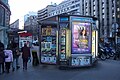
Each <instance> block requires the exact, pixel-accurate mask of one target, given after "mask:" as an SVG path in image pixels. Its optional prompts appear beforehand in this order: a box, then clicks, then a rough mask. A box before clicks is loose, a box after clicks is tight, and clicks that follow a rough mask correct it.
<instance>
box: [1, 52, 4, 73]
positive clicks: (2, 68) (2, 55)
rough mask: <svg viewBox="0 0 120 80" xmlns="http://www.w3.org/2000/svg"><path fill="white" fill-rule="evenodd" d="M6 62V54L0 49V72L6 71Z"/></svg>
mask: <svg viewBox="0 0 120 80" xmlns="http://www.w3.org/2000/svg"><path fill="white" fill-rule="evenodd" d="M4 62H5V54H4V52H3V51H0V74H1V73H4ZM1 70H2V72H1Z"/></svg>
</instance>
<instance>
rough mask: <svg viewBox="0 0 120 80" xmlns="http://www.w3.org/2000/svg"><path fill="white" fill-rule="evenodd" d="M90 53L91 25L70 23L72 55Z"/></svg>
mask: <svg viewBox="0 0 120 80" xmlns="http://www.w3.org/2000/svg"><path fill="white" fill-rule="evenodd" d="M90 52H91V23H86V22H72V54H76V53H77V54H78V53H90Z"/></svg>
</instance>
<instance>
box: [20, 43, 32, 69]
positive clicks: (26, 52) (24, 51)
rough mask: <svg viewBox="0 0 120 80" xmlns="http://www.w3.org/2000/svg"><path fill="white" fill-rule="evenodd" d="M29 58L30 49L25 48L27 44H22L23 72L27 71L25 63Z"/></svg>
mask: <svg viewBox="0 0 120 80" xmlns="http://www.w3.org/2000/svg"><path fill="white" fill-rule="evenodd" d="M30 57H31V55H30V48H29V47H27V44H24V47H22V59H23V70H27V63H28V60H29V59H30Z"/></svg>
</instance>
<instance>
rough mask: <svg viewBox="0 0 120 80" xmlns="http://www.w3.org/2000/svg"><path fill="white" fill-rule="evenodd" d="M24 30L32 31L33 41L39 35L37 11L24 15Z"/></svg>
mask: <svg viewBox="0 0 120 80" xmlns="http://www.w3.org/2000/svg"><path fill="white" fill-rule="evenodd" d="M24 20H25V21H24V30H25V31H27V32H29V33H32V35H33V41H34V39H36V38H37V37H38V24H37V13H36V14H35V13H34V14H33V13H29V14H27V15H25V16H24Z"/></svg>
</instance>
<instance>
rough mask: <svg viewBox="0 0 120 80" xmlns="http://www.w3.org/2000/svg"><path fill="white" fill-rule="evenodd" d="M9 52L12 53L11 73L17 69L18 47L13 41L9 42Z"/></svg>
mask: <svg viewBox="0 0 120 80" xmlns="http://www.w3.org/2000/svg"><path fill="white" fill-rule="evenodd" d="M11 50H12V52H13V62H12V71H14V70H15V69H19V68H20V66H19V56H20V54H19V49H18V45H17V43H15V42H14V41H12V42H11Z"/></svg>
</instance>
